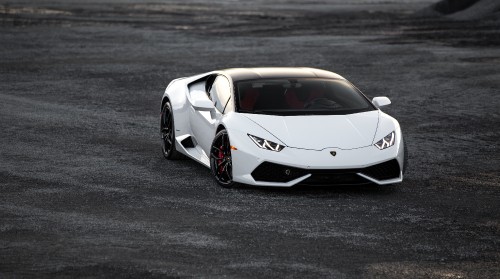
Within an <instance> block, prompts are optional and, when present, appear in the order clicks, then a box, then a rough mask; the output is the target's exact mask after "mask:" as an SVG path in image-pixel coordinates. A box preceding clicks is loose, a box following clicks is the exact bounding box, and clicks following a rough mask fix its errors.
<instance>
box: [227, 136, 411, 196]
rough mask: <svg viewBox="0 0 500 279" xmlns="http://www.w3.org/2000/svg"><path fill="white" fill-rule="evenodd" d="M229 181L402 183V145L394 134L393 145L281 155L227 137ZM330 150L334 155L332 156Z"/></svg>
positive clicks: (244, 139)
mask: <svg viewBox="0 0 500 279" xmlns="http://www.w3.org/2000/svg"><path fill="white" fill-rule="evenodd" d="M230 138H231V143H232V145H235V146H236V147H237V148H238V150H234V151H232V159H233V180H234V181H235V182H239V183H244V184H248V185H257V186H275V187H291V186H294V185H308V186H312V185H361V184H368V183H376V184H379V185H385V184H394V183H400V182H402V181H403V172H402V170H403V161H404V159H403V157H404V146H403V141H402V136H401V135H400V134H399V135H397V138H396V142H395V144H394V145H393V146H391V147H389V148H386V149H384V150H379V149H377V148H376V147H375V146H366V147H362V148H357V149H351V150H343V149H340V148H326V149H324V150H306V149H299V148H292V147H285V148H284V149H283V150H282V151H281V152H274V151H269V150H264V149H260V148H258V147H256V146H255V144H254V143H253V142H251V141H249V140H248V136H246V135H244V136H243V135H242V134H240V133H234V134H232V135H231V134H230ZM331 151H335V152H336V155H335V156H332V155H331V153H330V152H331Z"/></svg>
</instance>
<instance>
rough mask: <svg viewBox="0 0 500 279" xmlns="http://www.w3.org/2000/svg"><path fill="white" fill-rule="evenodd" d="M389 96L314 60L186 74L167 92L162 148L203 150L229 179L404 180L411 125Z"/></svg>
mask: <svg viewBox="0 0 500 279" xmlns="http://www.w3.org/2000/svg"><path fill="white" fill-rule="evenodd" d="M390 103H391V102H390V100H389V99H388V98H387V97H376V98H373V100H371V101H370V100H369V99H368V98H367V97H366V96H365V95H363V93H361V92H360V91H359V90H358V89H357V88H356V87H355V86H354V85H352V84H351V83H350V82H349V81H347V80H346V79H345V78H343V77H341V76H340V75H338V74H335V73H332V72H328V71H324V70H319V69H313V68H238V69H226V70H221V71H213V72H209V73H205V74H201V75H196V76H192V77H185V78H179V79H175V80H173V81H172V82H171V83H170V84H169V85H168V87H167V89H166V90H165V93H164V94H163V98H162V102H161V124H160V129H161V137H162V150H163V155H164V156H165V157H166V158H167V159H177V158H179V157H182V155H181V154H183V155H185V156H187V157H190V158H192V159H194V160H196V161H197V162H199V163H201V164H203V165H204V166H206V167H208V168H210V169H211V170H212V174H213V176H214V178H215V180H216V181H217V182H218V183H219V184H220V185H222V186H224V187H231V186H233V185H234V184H235V183H243V184H249V185H259V186H278V187H290V186H294V185H338V184H340V185H356V184H367V183H376V184H379V185H383V184H393V183H399V182H402V180H403V173H404V170H405V168H406V158H407V152H406V150H405V144H404V141H403V134H402V133H401V128H400V127H399V123H398V122H397V121H396V120H395V119H394V118H392V117H391V116H389V115H387V114H385V113H383V112H382V111H381V110H380V109H379V108H380V107H382V106H385V105H388V104H390Z"/></svg>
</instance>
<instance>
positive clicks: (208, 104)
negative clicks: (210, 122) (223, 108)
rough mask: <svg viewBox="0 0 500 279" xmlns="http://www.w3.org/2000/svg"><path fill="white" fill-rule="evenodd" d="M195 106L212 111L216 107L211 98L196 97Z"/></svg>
mask: <svg viewBox="0 0 500 279" xmlns="http://www.w3.org/2000/svg"><path fill="white" fill-rule="evenodd" d="M193 108H194V109H195V110H200V111H212V110H214V109H215V107H214V103H212V101H210V100H209V99H196V100H194V101H193Z"/></svg>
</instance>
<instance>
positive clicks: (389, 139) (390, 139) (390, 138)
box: [374, 132, 396, 150]
mask: <svg viewBox="0 0 500 279" xmlns="http://www.w3.org/2000/svg"><path fill="white" fill-rule="evenodd" d="M395 141H396V133H394V132H391V133H390V134H388V135H387V136H385V137H384V138H383V139H381V140H379V141H377V142H376V143H375V144H374V145H375V146H376V147H377V148H378V149H380V150H382V149H386V148H387V147H391V146H393V145H394V142H395Z"/></svg>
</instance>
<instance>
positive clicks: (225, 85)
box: [210, 76, 231, 113]
mask: <svg viewBox="0 0 500 279" xmlns="http://www.w3.org/2000/svg"><path fill="white" fill-rule="evenodd" d="M210 97H211V98H212V102H214V105H215V107H216V108H217V110H218V111H220V112H221V113H222V112H224V108H226V105H227V103H228V101H229V99H230V98H231V84H230V82H229V80H227V78H226V77H224V76H217V78H216V79H215V81H214V83H213V85H212V88H211V89H210Z"/></svg>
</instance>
